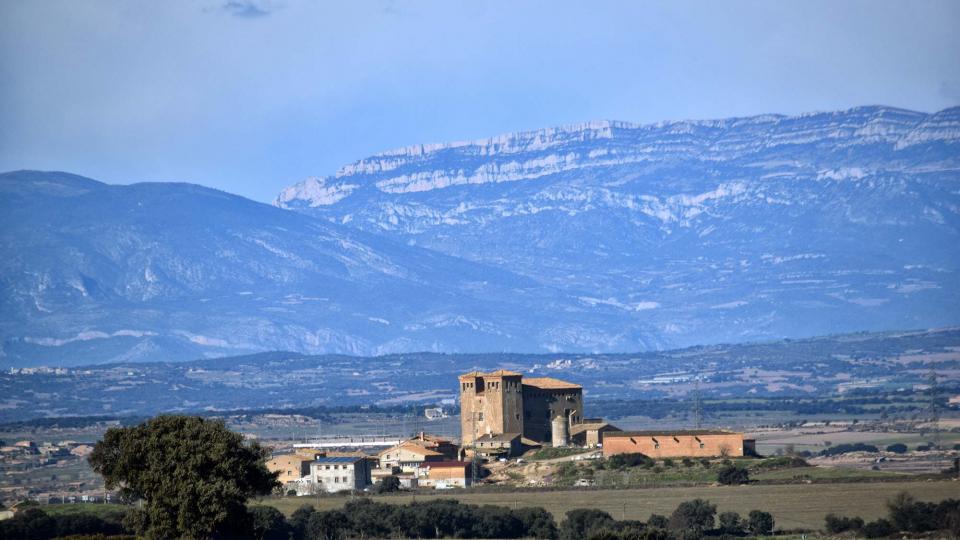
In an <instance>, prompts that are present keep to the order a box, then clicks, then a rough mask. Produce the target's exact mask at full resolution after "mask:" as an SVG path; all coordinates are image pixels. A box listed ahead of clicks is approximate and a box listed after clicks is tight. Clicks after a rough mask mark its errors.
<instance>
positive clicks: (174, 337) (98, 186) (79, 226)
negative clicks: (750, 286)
mask: <svg viewBox="0 0 960 540" xmlns="http://www.w3.org/2000/svg"><path fill="white" fill-rule="evenodd" d="M0 253H2V255H3V257H2V260H0V291H2V292H0V309H2V310H3V311H2V312H3V317H2V321H0V329H2V339H3V349H2V351H3V359H2V362H3V363H4V364H7V365H31V364H39V363H43V364H48V365H51V364H52V365H76V364H78V363H88V362H104V361H127V360H182V359H188V358H196V357H199V356H203V355H223V354H231V353H242V352H250V351H262V350H274V349H283V350H297V351H301V352H316V353H330V352H337V353H351V354H380V353H389V352H400V351H414V350H415V351H419V350H439V351H458V350H503V349H524V348H526V347H527V346H528V345H529V343H530V339H531V338H533V339H539V338H537V337H535V336H537V335H538V334H540V335H541V337H542V335H544V334H546V333H549V332H552V331H559V332H564V331H567V329H569V328H579V327H581V326H586V327H589V328H601V327H607V326H611V327H614V328H616V326H617V322H616V321H615V320H613V321H608V320H606V319H605V316H604V315H603V314H597V313H593V312H586V311H585V310H582V309H581V308H580V307H579V306H577V305H576V304H575V303H573V302H569V301H567V300H566V299H565V297H564V296H563V295H562V294H559V293H557V292H556V291H554V290H552V289H550V288H549V287H544V286H542V285H538V284H537V283H536V282H534V281H533V280H530V279H529V278H525V277H522V276H518V275H516V274H513V273H511V272H509V271H507V270H499V269H495V268H490V267H486V266H483V265H480V264H476V263H471V262H467V261H464V260H462V259H457V258H453V257H449V256H446V255H442V254H439V253H437V252H432V251H428V250H425V249H421V248H417V247H411V246H406V245H402V244H399V243H396V242H394V241H391V240H388V239H385V238H381V237H376V236H372V235H369V234H367V233H364V232H362V231H357V230H353V229H349V228H345V227H342V226H338V225H335V224H331V223H328V222H326V221H321V220H316V219H312V218H310V217H307V216H302V215H300V214H297V213H293V212H288V211H285V210H281V209H277V208H274V207H272V206H269V205H264V204H260V203H256V202H253V201H249V200H246V199H243V198H241V197H237V196H234V195H230V194H227V193H223V192H220V191H216V190H212V189H207V188H203V187H199V186H195V185H189V184H162V183H146V184H134V185H129V186H113V185H107V184H103V183H100V182H96V181H93V180H90V179H86V178H82V177H78V176H74V175H69V174H65V173H45V172H34V171H21V172H14V173H6V174H2V175H0ZM556 329H560V330H556ZM621 331H623V332H627V331H628V330H627V329H621ZM638 339H642V338H639V337H638ZM650 345H652V346H655V345H657V343H656V342H651V343H650Z"/></svg>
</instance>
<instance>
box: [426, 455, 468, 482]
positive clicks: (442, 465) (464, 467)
mask: <svg viewBox="0 0 960 540" xmlns="http://www.w3.org/2000/svg"><path fill="white" fill-rule="evenodd" d="M472 484H473V467H472V464H471V463H470V462H469V461H437V462H430V463H425V464H424V465H423V467H422V468H421V469H420V485H421V486H425V487H433V488H435V489H447V488H454V487H459V488H465V487H469V486H471V485H472Z"/></svg>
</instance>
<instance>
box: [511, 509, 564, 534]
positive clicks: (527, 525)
mask: <svg viewBox="0 0 960 540" xmlns="http://www.w3.org/2000/svg"><path fill="white" fill-rule="evenodd" d="M514 515H516V517H517V519H519V520H520V523H521V525H522V526H523V529H524V531H526V535H527V536H531V537H533V538H542V539H547V540H553V539H554V538H556V537H557V534H558V531H557V524H556V522H555V521H553V516H552V515H551V514H550V512H547V511H546V510H544V509H543V508H520V509H518V510H515V511H514Z"/></svg>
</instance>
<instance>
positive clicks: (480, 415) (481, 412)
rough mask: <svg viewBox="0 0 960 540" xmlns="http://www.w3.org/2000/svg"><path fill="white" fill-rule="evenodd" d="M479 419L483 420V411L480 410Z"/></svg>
mask: <svg viewBox="0 0 960 540" xmlns="http://www.w3.org/2000/svg"><path fill="white" fill-rule="evenodd" d="M477 420H480V421H481V422H483V411H480V412H478V413H477Z"/></svg>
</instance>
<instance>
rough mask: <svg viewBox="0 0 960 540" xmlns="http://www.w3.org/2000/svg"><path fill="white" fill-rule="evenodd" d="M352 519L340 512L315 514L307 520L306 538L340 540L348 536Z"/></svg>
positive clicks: (309, 539)
mask: <svg viewBox="0 0 960 540" xmlns="http://www.w3.org/2000/svg"><path fill="white" fill-rule="evenodd" d="M348 523H350V518H349V517H347V515H346V514H345V513H343V512H342V511H340V510H327V511H326V512H314V513H313V514H311V515H310V519H308V520H307V526H306V528H305V530H304V538H307V539H308V540H339V539H341V538H343V537H344V536H346V528H347V524H348Z"/></svg>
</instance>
